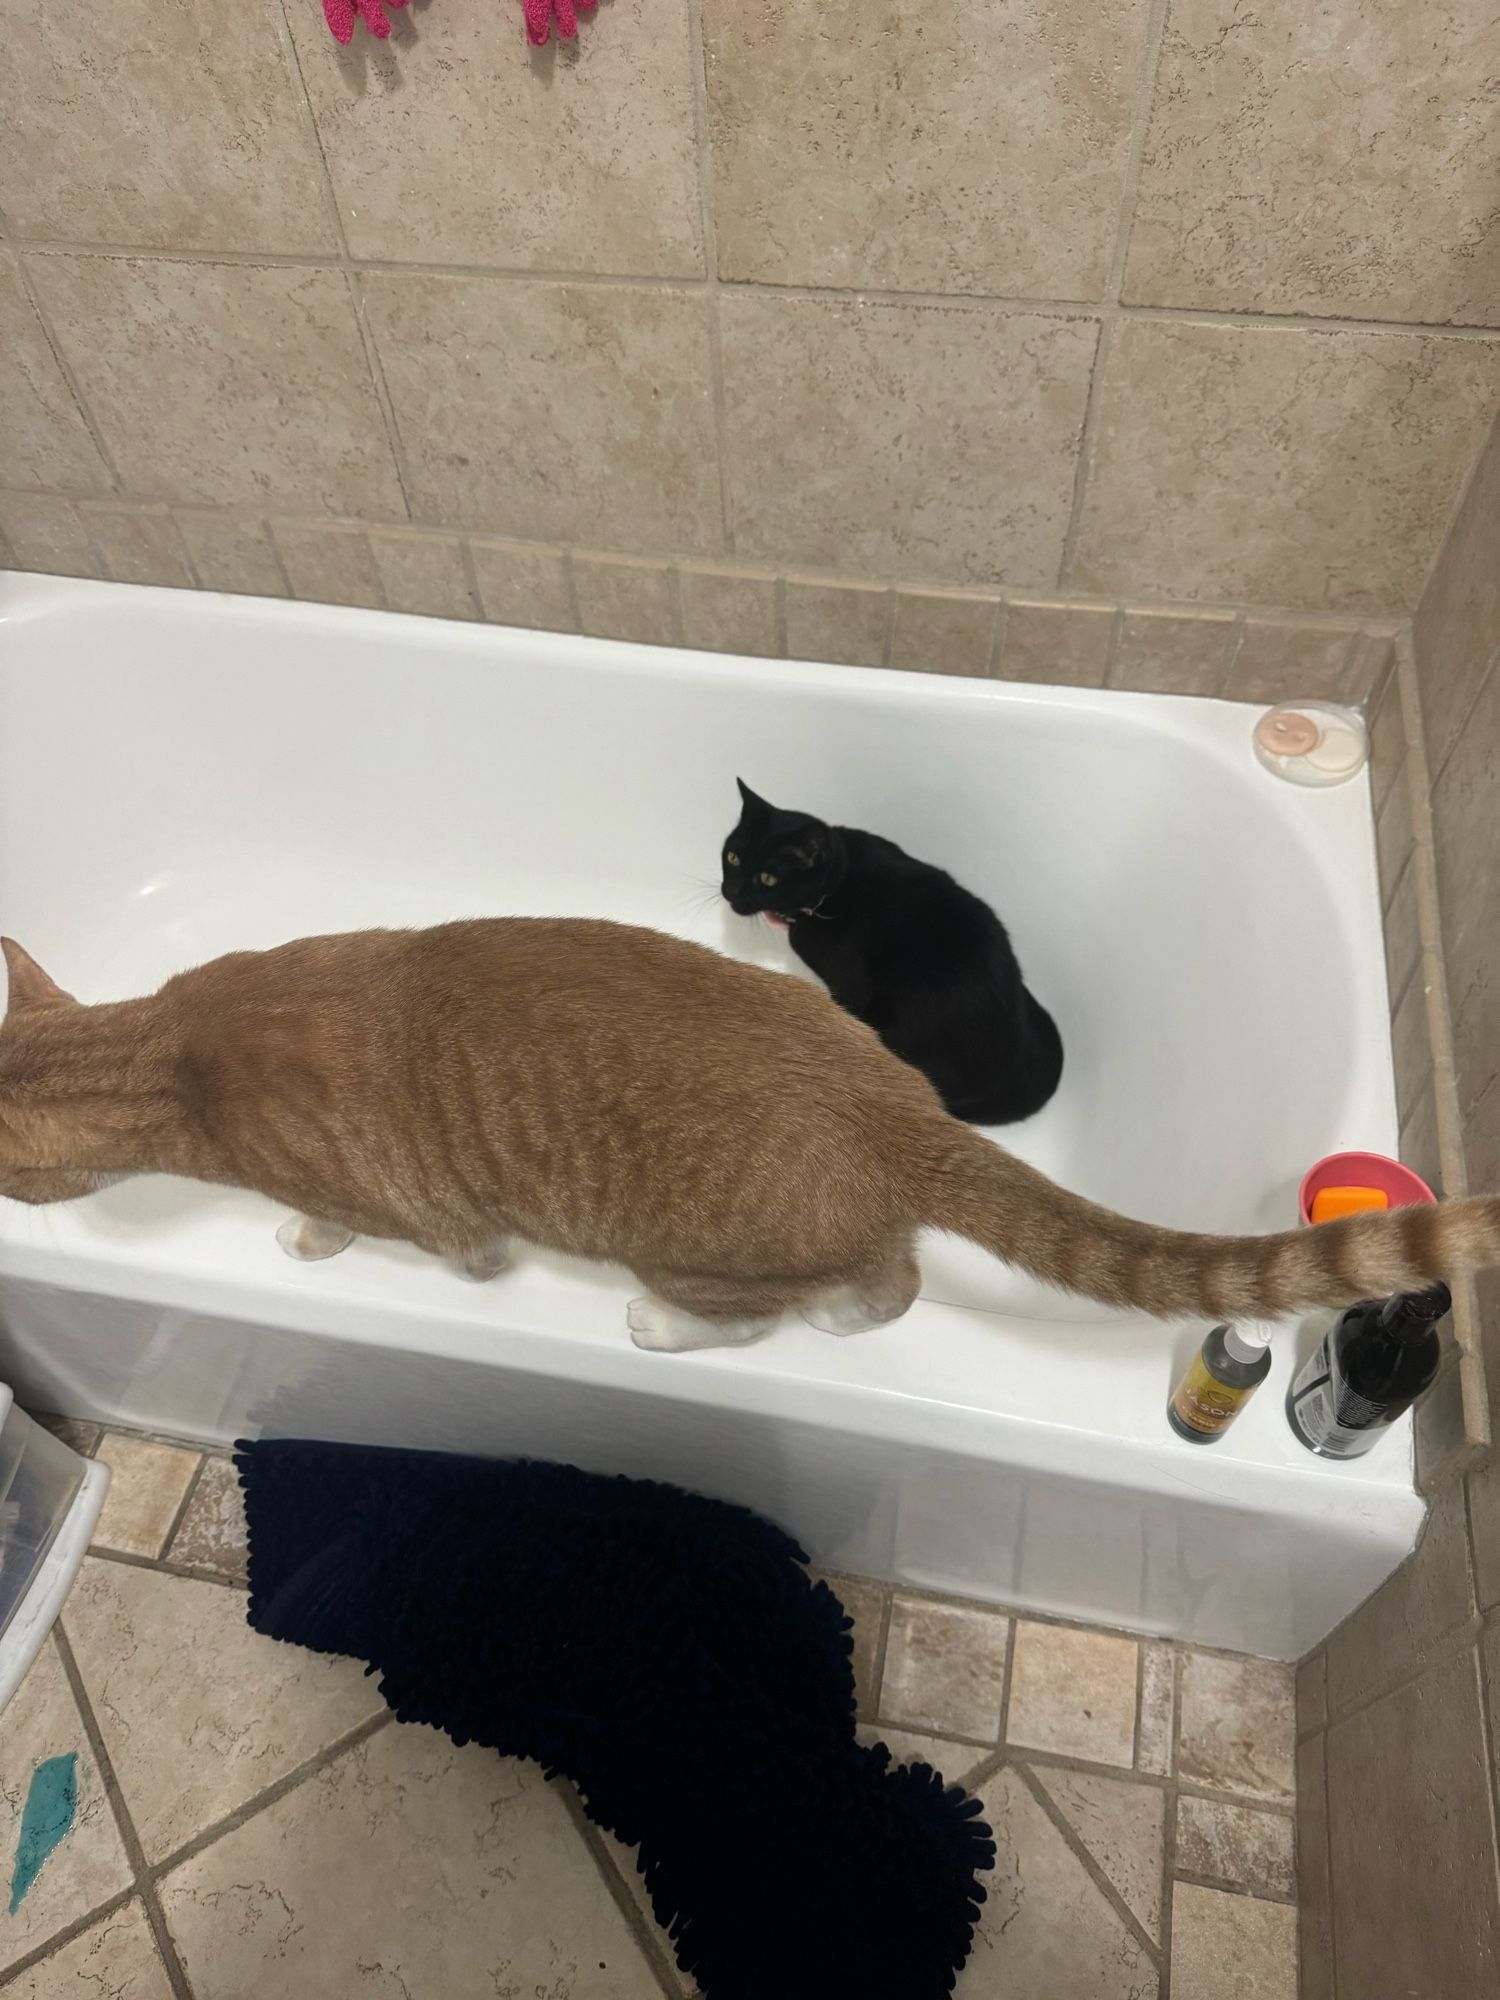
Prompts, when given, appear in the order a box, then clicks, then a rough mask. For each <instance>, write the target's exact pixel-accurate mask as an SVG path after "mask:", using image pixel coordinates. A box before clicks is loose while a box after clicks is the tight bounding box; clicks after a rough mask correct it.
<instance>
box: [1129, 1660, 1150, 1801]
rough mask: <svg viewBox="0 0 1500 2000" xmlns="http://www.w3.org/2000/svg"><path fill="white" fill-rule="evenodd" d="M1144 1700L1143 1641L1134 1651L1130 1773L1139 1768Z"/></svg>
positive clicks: (1144, 1668) (1144, 1666) (1144, 1669)
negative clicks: (1133, 1706) (1133, 1715)
mask: <svg viewBox="0 0 1500 2000" xmlns="http://www.w3.org/2000/svg"><path fill="white" fill-rule="evenodd" d="M1145 1698H1146V1645H1145V1642H1144V1641H1143V1642H1142V1643H1141V1644H1140V1645H1138V1646H1137V1647H1136V1649H1135V1720H1134V1723H1133V1725H1132V1728H1131V1732H1130V1768H1131V1771H1132V1772H1135V1771H1139V1769H1140V1768H1141V1721H1142V1717H1141V1705H1142V1703H1143V1702H1144V1701H1145Z"/></svg>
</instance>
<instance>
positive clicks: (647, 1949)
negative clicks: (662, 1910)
mask: <svg viewBox="0 0 1500 2000" xmlns="http://www.w3.org/2000/svg"><path fill="white" fill-rule="evenodd" d="M549 1783H550V1784H551V1787H552V1790H553V1792H554V1793H555V1795H556V1796H557V1797H558V1798H559V1799H561V1801H562V1804H563V1807H564V1809H565V1810H566V1812H567V1815H568V1817H569V1819H571V1820H572V1822H573V1826H574V1829H575V1830H576V1832H577V1834H578V1836H579V1838H580V1840H581V1841H582V1842H583V1845H584V1847H585V1848H586V1849H587V1850H588V1854H589V1859H590V1860H591V1861H592V1862H593V1864H594V1866H595V1868H596V1869H597V1870H598V1872H599V1875H600V1877H601V1879H602V1881H603V1883H604V1888H605V1891H606V1893H607V1894H608V1896H609V1897H610V1899H611V1901H612V1902H613V1903H614V1905H615V1908H616V1909H617V1910H618V1911H619V1912H620V1915H621V1916H622V1917H623V1918H624V1919H625V1924H626V1928H627V1929H628V1930H629V1932H630V1934H631V1936H632V1938H633V1939H634V1940H635V1942H636V1944H637V1945H638V1946H639V1948H640V1952H641V1956H642V1957H643V1958H644V1959H645V1961H646V1963H647V1965H648V1966H649V1967H650V1970H651V1972H652V1974H653V1975H654V1976H655V1979H656V1982H657V1984H658V1985H659V1986H660V1987H661V1990H662V1992H663V1993H664V1994H665V1995H666V1996H667V2000H680V1996H681V1993H682V1984H681V1981H680V1979H679V1977H678V1974H677V1966H676V1961H675V1960H674V1959H673V1958H672V1956H671V1942H670V1940H669V1939H668V1937H667V1935H666V1933H665V1931H663V1930H662V1929H661V1927H660V1925H659V1924H658V1923H657V1922H656V1920H655V1916H654V1914H653V1915H651V1916H648V1915H647V1913H646V1910H645V1909H643V1908H642V1906H641V1904H640V1903H638V1902H637V1901H636V1899H635V1897H634V1896H632V1895H631V1893H630V1885H629V1883H628V1882H627V1881H626V1879H625V1867H624V1860H623V1857H622V1858H621V1859H620V1860H618V1861H617V1860H616V1859H615V1856H614V1854H613V1853H612V1852H611V1850H610V1848H609V1847H608V1845H607V1844H606V1836H605V1832H604V1829H603V1828H602V1827H601V1826H597V1825H596V1824H595V1823H594V1821H593V1820H591V1819H590V1818H589V1816H588V1813H587V1812H586V1811H585V1809H584V1804H583V1800H582V1799H581V1798H580V1797H579V1795H578V1787H577V1786H576V1785H575V1784H574V1783H573V1781H572V1779H571V1778H562V1779H557V1780H549ZM627 1852H628V1853H629V1854H630V1857H631V1859H632V1861H633V1860H634V1858H635V1853H636V1850H635V1849H634V1848H630V1849H627ZM641 1886H642V1891H643V1892H644V1889H645V1884H644V1882H643V1883H642V1885H641Z"/></svg>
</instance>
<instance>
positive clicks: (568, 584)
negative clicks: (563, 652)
mask: <svg viewBox="0 0 1500 2000" xmlns="http://www.w3.org/2000/svg"><path fill="white" fill-rule="evenodd" d="M562 564H563V588H564V590H565V591H566V592H567V598H568V608H569V610H570V611H571V612H572V614H573V630H574V631H575V632H577V633H580V634H581V633H582V632H583V611H582V609H581V607H580V605H579V602H578V573H577V571H576V570H575V569H574V567H573V551H572V550H571V549H564V550H563V551H562Z"/></svg>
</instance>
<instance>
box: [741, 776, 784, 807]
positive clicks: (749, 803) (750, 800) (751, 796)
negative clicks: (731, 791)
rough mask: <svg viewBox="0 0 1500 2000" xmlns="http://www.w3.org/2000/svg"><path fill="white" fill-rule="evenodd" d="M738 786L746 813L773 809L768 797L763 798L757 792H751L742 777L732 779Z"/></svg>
mask: <svg viewBox="0 0 1500 2000" xmlns="http://www.w3.org/2000/svg"><path fill="white" fill-rule="evenodd" d="M734 782H735V783H736V784H737V785H738V786H739V788H740V801H741V803H742V804H743V806H744V808H745V811H746V812H748V813H768V812H771V811H772V810H774V808H773V807H772V805H771V802H770V800H769V799H763V798H762V797H761V796H760V794H759V793H758V792H752V791H751V789H750V787H749V786H748V785H747V784H746V783H745V781H744V779H743V778H736V779H735V781H734Z"/></svg>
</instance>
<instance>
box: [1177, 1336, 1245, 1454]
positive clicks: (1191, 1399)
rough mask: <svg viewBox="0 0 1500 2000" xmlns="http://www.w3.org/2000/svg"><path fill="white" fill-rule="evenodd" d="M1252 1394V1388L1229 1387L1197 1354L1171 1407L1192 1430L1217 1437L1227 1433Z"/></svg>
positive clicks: (1179, 1386) (1178, 1388)
mask: <svg viewBox="0 0 1500 2000" xmlns="http://www.w3.org/2000/svg"><path fill="white" fill-rule="evenodd" d="M1251 1386H1252V1388H1253V1387H1256V1386H1258V1385H1257V1384H1252V1385H1251ZM1250 1393H1251V1390H1250V1389H1231V1388H1229V1387H1228V1385H1227V1384H1226V1383H1223V1382H1221V1381H1220V1380H1219V1378H1218V1376H1217V1375H1214V1374H1211V1373H1210V1371H1209V1369H1208V1368H1207V1366H1206V1365H1205V1363H1204V1360H1203V1356H1202V1355H1201V1354H1195V1355H1194V1356H1193V1365H1192V1367H1191V1368H1189V1369H1188V1371H1187V1373H1186V1374H1185V1375H1184V1376H1183V1378H1182V1380H1181V1381H1180V1382H1179V1383H1178V1384H1177V1387H1176V1388H1175V1389H1174V1390H1173V1391H1172V1408H1173V1409H1174V1410H1175V1411H1176V1413H1177V1415H1178V1416H1179V1417H1180V1418H1181V1419H1182V1421H1183V1423H1185V1424H1187V1425H1188V1426H1189V1428H1190V1429H1192V1430H1195V1431H1202V1433H1203V1435H1204V1436H1205V1437H1217V1436H1218V1434H1219V1432H1220V1431H1227V1430H1228V1428H1229V1426H1230V1425H1231V1424H1232V1423H1233V1422H1234V1420H1235V1418H1236V1417H1237V1416H1238V1415H1239V1412H1240V1405H1241V1404H1242V1403H1243V1402H1244V1401H1245V1398H1246V1397H1247V1396H1248V1395H1249V1394H1250Z"/></svg>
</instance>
